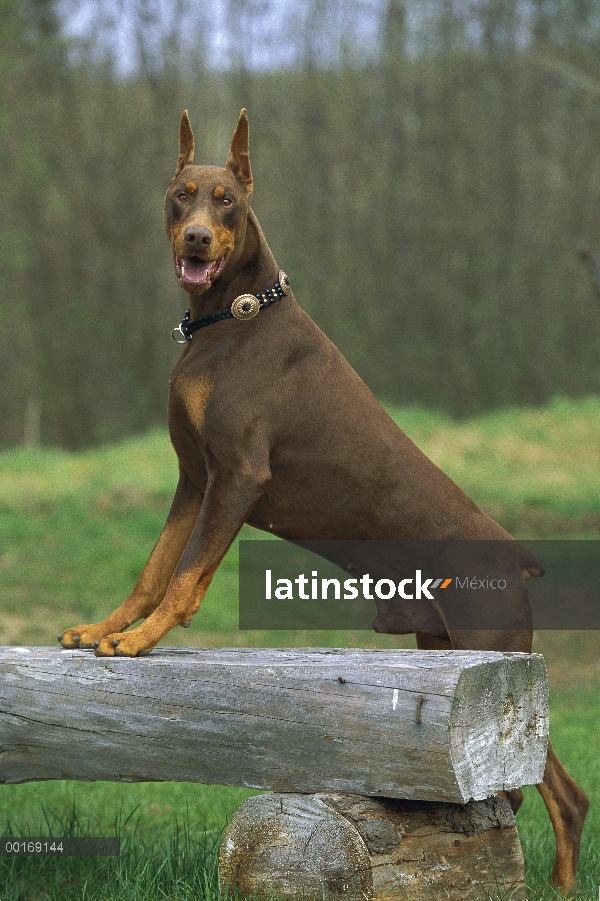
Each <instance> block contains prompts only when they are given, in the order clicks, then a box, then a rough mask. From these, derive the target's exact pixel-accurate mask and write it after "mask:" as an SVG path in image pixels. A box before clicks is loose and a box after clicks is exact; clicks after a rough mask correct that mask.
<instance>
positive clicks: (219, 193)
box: [213, 185, 225, 200]
mask: <svg viewBox="0 0 600 901" xmlns="http://www.w3.org/2000/svg"><path fill="white" fill-rule="evenodd" d="M224 193H225V188H222V187H221V185H217V187H216V188H215V190H214V191H213V196H214V197H216V198H217V200H220V199H221V197H222V196H223V195H224Z"/></svg>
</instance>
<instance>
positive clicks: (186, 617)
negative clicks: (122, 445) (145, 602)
mask: <svg viewBox="0 0 600 901" xmlns="http://www.w3.org/2000/svg"><path fill="white" fill-rule="evenodd" d="M269 479H270V472H269V470H268V466H267V467H264V468H262V469H257V468H253V467H249V466H248V465H241V466H240V467H239V468H237V469H236V470H235V471H231V469H230V468H229V467H227V468H226V469H223V470H221V471H219V472H217V473H214V474H212V475H209V480H208V485H207V488H206V493H205V495H204V500H203V502H202V508H201V510H200V515H199V516H198V519H197V521H196V524H195V526H194V528H193V530H192V534H191V536H190V538H189V541H188V542H187V545H186V548H185V550H184V551H183V554H182V556H181V559H180V561H179V563H178V564H177V567H176V569H175V572H174V573H173V576H172V578H171V580H170V582H169V585H168V588H167V591H166V594H165V596H164V599H163V600H162V602H161V603H160V604H159V605H158V607H157V608H156V610H155V611H154V612H153V613H152V614H150V616H148V618H147V619H146V620H145V621H144V622H143V623H142V624H141V625H140V626H138V627H137V628H135V629H131V631H129V632H117V633H114V634H111V635H108V636H107V637H106V638H102V639H101V640H100V641H99V642H98V644H97V645H95V653H96V655H97V656H104V657H107V656H113V655H116V656H127V657H136V656H138V655H143V654H147V653H149V652H150V651H151V650H152V648H153V647H154V646H155V645H156V643H157V642H158V641H160V639H161V638H162V637H163V636H164V635H166V634H167V632H169V631H170V629H172V628H173V627H174V626H176V625H187V624H188V623H189V621H190V620H191V618H192V616H193V614H194V613H195V612H196V611H197V610H198V608H199V606H200V603H201V602H202V598H203V597H204V595H205V594H206V590H207V588H208V586H209V585H210V582H211V580H212V577H213V575H214V573H215V571H216V569H217V567H218V566H219V564H220V562H221V560H222V559H223V557H224V556H225V553H226V552H227V549H228V548H229V546H230V544H231V542H232V541H233V540H234V538H235V536H236V535H237V533H238V532H239V530H240V528H241V527H242V525H243V523H244V522H245V520H246V519H247V518H248V516H249V515H250V512H251V510H252V508H253V507H254V505H255V504H256V502H257V500H258V499H259V497H260V496H261V495H262V494H263V492H264V490H265V487H266V485H267V483H268V481H269Z"/></svg>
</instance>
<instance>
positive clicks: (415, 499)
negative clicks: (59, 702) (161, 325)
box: [59, 110, 588, 890]
mask: <svg viewBox="0 0 600 901" xmlns="http://www.w3.org/2000/svg"><path fill="white" fill-rule="evenodd" d="M193 156H194V138H193V134H192V129H191V126H190V123H189V119H188V116H187V112H184V114H183V116H182V119H181V126H180V135H179V159H178V161H177V168H176V170H175V176H174V178H173V180H172V182H171V185H170V187H169V189H168V191H167V195H166V199H165V228H166V231H167V235H168V237H169V241H170V243H171V247H172V249H173V260H174V267H175V273H176V275H177V277H178V279H179V283H180V285H181V287H182V288H184V290H185V291H186V292H187V293H188V295H189V300H190V313H189V315H188V316H187V317H186V318H185V319H184V321H183V322H182V324H181V326H180V327H179V328H178V329H177V330H176V331H177V333H178V335H179V338H180V339H181V341H182V342H185V346H184V349H183V353H182V354H181V357H180V358H179V360H178V362H177V363H176V365H175V367H174V369H173V371H172V373H171V380H170V396H169V430H170V434H171V440H172V442H173V446H174V448H175V450H176V452H177V456H178V458H179V467H180V476H179V483H178V486H177V490H176V492H175V497H174V500H173V504H172V507H171V511H170V513H169V516H168V519H167V522H166V525H165V528H164V530H163V532H162V534H161V536H160V538H159V540H158V543H157V545H156V547H155V548H154V550H153V551H152V554H151V555H150V559H149V560H148V563H147V564H146V566H145V567H144V569H143V571H142V574H141V575H140V577H139V579H138V581H137V584H136V585H135V588H134V589H133V591H132V592H131V594H130V595H129V597H128V598H127V600H126V601H125V602H124V603H123V604H122V605H121V606H120V607H119V608H118V609H117V610H115V612H114V613H112V614H111V615H110V616H109V617H107V619H105V620H104V621H103V622H101V623H96V624H94V625H80V626H77V627H76V628H74V629H68V630H67V631H65V632H64V633H63V634H62V635H61V636H59V640H60V641H61V642H62V645H63V647H65V648H74V647H79V648H90V647H93V648H94V650H95V653H96V654H97V655H99V656H110V655H115V654H117V655H124V656H131V657H135V656H136V655H139V654H147V653H149V651H150V650H151V649H152V648H153V647H154V646H155V645H156V643H157V642H158V641H159V640H160V639H161V638H162V637H163V636H164V635H166V634H167V632H168V631H169V630H170V629H172V628H173V626H176V625H182V626H187V625H189V623H190V621H191V617H192V616H193V614H194V613H195V612H196V611H197V610H198V608H199V606H200V602H201V601H202V598H203V597H204V594H205V592H206V590H207V588H208V586H209V584H210V581H211V579H212V577H213V575H214V572H215V570H216V569H217V567H218V566H219V563H220V562H221V560H222V559H223V556H224V554H225V553H226V551H227V549H228V548H229V546H230V544H231V542H232V541H233V540H234V538H235V536H236V535H237V533H238V532H239V530H240V528H241V526H242V524H243V523H245V522H248V523H250V524H251V525H253V526H256V527H257V528H259V529H264V530H265V531H267V532H272V533H273V534H275V535H278V536H281V537H283V538H287V539H290V540H311V539H320V540H335V539H343V540H352V539H432V540H436V539H442V540H454V539H500V540H506V541H507V542H511V541H512V540H511V538H510V536H509V535H508V534H507V533H506V532H505V531H504V530H503V529H502V528H501V527H500V526H499V525H497V524H496V523H495V522H493V521H492V520H491V519H490V518H489V517H488V516H486V515H485V514H484V513H482V512H481V510H479V509H478V507H477V506H476V505H475V504H474V503H473V501H472V500H471V499H470V498H469V497H467V495H466V494H464V492H463V491H461V490H460V489H459V488H458V487H457V486H456V485H455V484H454V483H453V482H452V481H451V480H450V479H449V478H448V477H447V476H445V475H444V473H442V472H441V470H439V469H438V468H437V467H436V466H434V464H433V463H432V462H431V461H430V460H428V459H427V457H425V456H424V454H422V453H421V451H420V450H419V449H418V448H417V447H416V446H415V445H414V444H413V443H412V442H411V441H410V439H409V438H407V436H406V435H405V434H404V433H403V432H402V431H401V430H400V429H399V428H398V427H397V426H396V425H395V423H394V422H393V421H392V420H391V418H390V417H389V416H388V415H387V413H385V411H384V410H383V408H382V407H381V406H380V404H379V403H378V402H377V400H376V399H375V398H374V396H373V395H372V394H371V392H370V391H369V389H368V388H367V387H366V385H365V384H364V383H363V382H362V381H361V380H360V378H359V377H358V376H357V374H356V373H355V372H354V370H353V369H352V368H351V366H350V365H349V364H348V363H347V362H346V360H345V359H344V357H343V356H342V355H341V354H340V353H339V351H338V350H337V349H336V348H335V347H334V345H333V344H332V343H331V342H330V341H329V340H328V338H327V337H326V336H325V335H324V334H323V333H322V332H321V331H320V330H319V329H318V328H317V326H316V325H315V324H314V322H313V321H312V320H311V319H310V318H309V316H307V314H306V313H304V312H303V311H302V310H301V309H300V307H299V306H298V305H297V303H296V300H295V298H294V296H293V294H292V293H291V290H290V288H289V283H288V281H287V279H286V277H285V274H284V273H283V272H281V271H280V270H279V267H278V266H277V264H276V262H275V260H274V258H273V255H272V254H271V251H270V250H269V247H268V245H267V242H266V241H265V238H264V236H263V233H262V231H261V229H260V226H259V224H258V222H257V220H256V217H255V216H254V214H253V212H252V210H251V209H250V199H251V196H252V173H251V169H250V159H249V154H248V120H247V118H246V111H245V110H242V112H241V114H240V118H239V121H238V124H237V128H236V130H235V133H234V136H233V140H232V142H231V148H230V151H229V154H228V156H227V163H226V165H225V167H224V168H220V167H216V166H194V165H193V164H192V161H193ZM232 307H233V308H234V309H233V315H232V312H231V308H232ZM257 314H258V315H257ZM200 316H202V317H203V319H202V320H198V317H200ZM204 326H208V327H206V328H204ZM197 327H201V328H202V330H201V331H196V328H197ZM510 547H513V548H514V566H515V568H516V569H517V570H518V571H522V572H523V576H524V577H527V576H529V575H532V574H536V575H539V574H540V573H539V569H540V566H539V564H538V563H537V562H536V559H533V558H527V555H526V552H525V551H524V549H519V547H518V546H517V545H516V543H512V544H510ZM506 604H507V605H508V607H509V608H510V609H509V610H508V615H509V618H510V622H511V623H513V624H514V625H513V627H511V629H510V630H509V631H498V630H496V631H465V630H463V631H458V630H453V629H452V628H450V627H449V626H448V624H447V622H446V621H445V620H444V615H443V610H442V611H441V617H442V620H443V621H444V622H446V625H447V626H448V627H447V628H446V629H445V630H444V629H442V631H439V630H438V631H436V632H430V633H426V632H417V643H418V646H419V647H420V648H444V649H448V648H459V649H484V650H485V649H487V650H500V651H525V652H529V651H531V641H532V632H531V612H530V608H529V603H528V599H527V590H526V586H525V582H524V581H523V579H521V578H519V587H518V589H517V590H515V591H512V592H511V593H510V597H509V598H508V600H507V601H506ZM142 618H143V619H144V622H143V623H142V624H141V625H139V626H138V627H137V628H134V629H132V630H130V631H124V630H125V629H127V627H128V626H130V625H131V624H132V623H134V622H136V621H137V620H139V619H142ZM378 619H379V625H378V627H377V628H378V629H379V630H380V631H383V630H386V631H387V629H386V621H385V611H384V613H383V618H382V611H381V610H380V616H379V618H378ZM389 631H393V632H397V631H403V630H401V629H398V628H389ZM538 788H539V790H540V792H541V794H542V797H543V799H544V801H545V803H546V806H547V808H548V812H549V814H550V817H551V820H552V824H553V826H554V832H555V835H556V861H555V864H554V870H553V873H552V877H553V880H554V882H555V883H557V884H558V885H560V886H561V887H562V888H563V890H568V889H570V888H571V887H572V886H573V884H574V881H575V871H576V867H577V859H578V856H579V841H580V836H581V830H582V827H583V822H584V819H585V815H586V812H587V807H588V799H587V798H586V796H585V794H584V793H583V792H582V791H581V789H580V788H579V787H578V786H577V784H576V783H575V782H574V781H573V780H572V779H571V777H570V776H569V774H568V773H567V772H566V770H565V769H564V768H563V766H562V764H561V763H560V761H559V760H558V758H557V756H556V754H555V753H554V750H553V748H552V746H551V745H549V748H548V759H547V764H546V771H545V774H544V782H543V783H542V784H541V785H540V786H538ZM521 799H522V794H521V792H520V791H519V790H517V791H514V792H511V793H509V800H510V801H511V804H512V805H513V808H515V809H516V807H518V805H519V804H520V801H521Z"/></svg>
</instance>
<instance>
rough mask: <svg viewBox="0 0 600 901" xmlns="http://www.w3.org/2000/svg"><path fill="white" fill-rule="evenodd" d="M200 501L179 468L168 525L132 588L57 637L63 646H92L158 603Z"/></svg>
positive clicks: (155, 606) (200, 496) (198, 493)
mask: <svg viewBox="0 0 600 901" xmlns="http://www.w3.org/2000/svg"><path fill="white" fill-rule="evenodd" d="M201 504H202V495H201V494H200V492H199V491H198V489H197V488H196V486H195V485H194V483H193V482H192V481H191V479H190V478H188V476H187V474H186V473H185V472H184V471H183V469H181V468H180V473H179V482H178V484H177V489H176V491H175V496H174V498H173V503H172V504H171V510H170V512H169V516H168V517H167V521H166V523H165V527H164V529H163V531H162V533H161V536H160V538H159V539H158V542H157V543H156V546H155V548H154V550H153V551H152V553H151V554H150V557H149V559H148V562H147V563H146V565H145V566H144V568H143V570H142V572H141V574H140V577H139V579H138V580H137V582H136V585H135V587H134V589H133V591H132V592H131V594H130V595H129V597H128V598H127V599H126V600H125V601H124V602H123V603H122V604H121V606H120V607H117V609H116V610H115V611H114V613H111V614H110V616H108V617H107V618H106V619H104V620H102V621H101V622H99V623H92V624H91V625H80V626H75V627H74V628H72V629H66V630H65V631H64V632H63V633H62V634H61V635H60V636H59V639H58V640H59V641H60V643H61V644H62V646H63V647H64V648H91V647H93V644H94V642H95V641H99V640H100V639H101V638H104V637H105V636H106V635H110V634H111V633H112V632H122V631H123V629H126V628H127V626H130V625H131V624H132V623H135V622H136V621H137V620H138V619H141V618H142V617H145V616H149V615H150V614H151V613H152V611H153V610H155V609H156V608H157V607H158V605H159V604H160V602H161V601H162V599H163V598H164V596H165V592H166V590H167V587H168V585H169V579H170V578H171V576H172V575H173V573H174V571H175V567H176V566H177V564H178V562H179V560H180V558H181V555H182V553H183V551H184V549H185V546H186V544H187V542H188V539H189V537H190V535H191V533H192V529H193V528H194V524H195V522H196V520H197V519H198V513H199V512H200V506H201Z"/></svg>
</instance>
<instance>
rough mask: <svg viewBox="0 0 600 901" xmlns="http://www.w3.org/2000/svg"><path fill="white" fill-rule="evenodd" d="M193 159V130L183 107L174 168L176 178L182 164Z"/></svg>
mask: <svg viewBox="0 0 600 901" xmlns="http://www.w3.org/2000/svg"><path fill="white" fill-rule="evenodd" d="M193 159H194V132H193V131H192V126H191V125H190V120H189V117H188V111H187V110H186V109H184V111H183V114H182V116H181V122H180V123H179V158H178V160H177V168H176V169H175V175H174V176H173V178H176V177H177V176H178V175H179V173H180V172H181V170H182V169H183V167H184V166H187V164H188V163H191V162H193Z"/></svg>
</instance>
